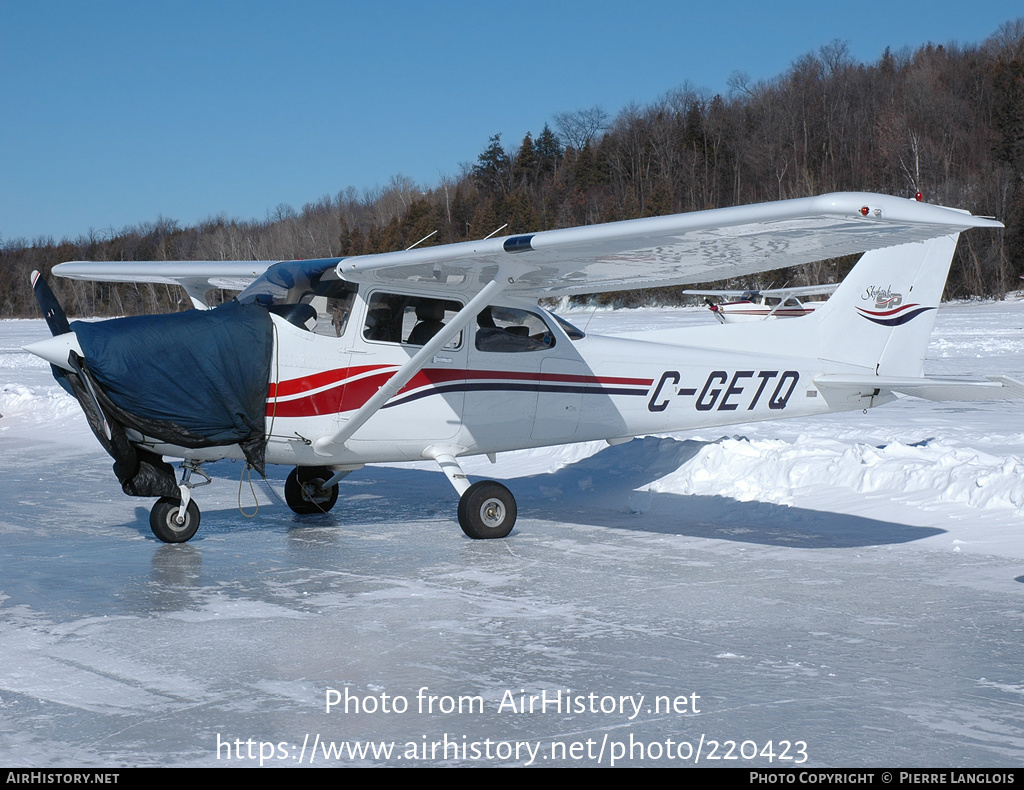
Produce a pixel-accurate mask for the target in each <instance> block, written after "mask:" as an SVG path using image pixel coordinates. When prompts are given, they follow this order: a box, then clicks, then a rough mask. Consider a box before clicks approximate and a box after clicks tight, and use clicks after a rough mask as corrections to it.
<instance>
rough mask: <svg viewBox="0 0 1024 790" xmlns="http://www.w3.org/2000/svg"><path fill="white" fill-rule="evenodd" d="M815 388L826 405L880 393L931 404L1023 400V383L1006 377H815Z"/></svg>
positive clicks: (836, 375)
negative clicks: (978, 378)
mask: <svg viewBox="0 0 1024 790" xmlns="http://www.w3.org/2000/svg"><path fill="white" fill-rule="evenodd" d="M814 383H815V385H816V386H817V387H818V390H819V391H820V392H821V394H822V397H824V398H825V400H826V401H828V402H829V403H833V402H836V401H839V400H846V399H848V398H850V397H851V396H852V397H857V396H859V397H863V398H869V397H872V396H873V395H880V394H883V393H888V392H891V393H894V394H896V395H910V396H913V397H915V398H923V399H924V400H931V401H982V400H1021V399H1024V383H1021V382H1019V381H1017V380H1016V379H1011V378H1009V377H1007V376H988V377H987V378H986V380H985V381H972V380H968V379H940V378H928V377H922V378H894V377H891V376H855V375H853V376H848V375H844V374H835V375H825V376H818V377H817V378H815V379H814Z"/></svg>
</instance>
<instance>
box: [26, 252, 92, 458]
mask: <svg viewBox="0 0 1024 790" xmlns="http://www.w3.org/2000/svg"><path fill="white" fill-rule="evenodd" d="M32 291H33V293H35V295H36V301H37V302H39V307H40V308H41V309H42V311H43V318H45V319H46V325H47V326H48V327H49V328H50V334H52V335H53V336H54V337H59V336H61V335H67V334H71V338H65V340H66V341H68V342H67V346H66V353H67V363H66V365H60V367H58V364H59V363H60V361H61V360H60V359H53V358H48V357H49V355H48V354H44V353H40V351H39V350H35V351H33V353H37V354H39V355H40V356H43V358H44V359H48V361H49V362H50V367H51V368H52V370H53V377H54V378H55V379H56V380H57V383H58V384H60V385H61V386H62V387H64V388H65V389H68V386H67V374H66V373H64V371H62V370H61V369H60V368H61V367H69V368H70V369H71V370H72V371H74V372H75V373H77V374H78V377H79V378H80V379H81V381H82V384H84V385H85V391H86V392H87V393H88V395H89V399H90V400H91V401H92V406H93V408H94V409H95V410H96V414H97V415H98V416H99V417H101V418H102V420H103V433H104V435H105V436H106V437H107V439H108V440H109V439H110V437H111V432H110V424H109V423H108V422H107V415H106V413H105V412H104V411H103V409H102V408H101V407H100V400H99V396H98V395H97V394H96V389H95V387H94V386H93V381H92V376H89V375H87V374H86V372H85V370H84V369H83V367H82V357H81V356H80V353H81V352H79V353H75V349H76V348H77V346H78V339H77V337H76V336H75V334H74V333H73V332H72V331H71V324H70V323H68V317H67V314H65V312H64V308H63V307H61V306H60V302H58V301H57V297H56V296H55V295H54V293H53V291H52V290H51V289H50V285H49V283H47V282H46V279H45V278H44V277H43V275H42V274H41V273H39V272H38V271H33V272H32ZM53 343H54V341H52V340H50V341H43V343H41V344H38V345H40V346H42V345H44V344H49V345H52V344H53ZM72 343H73V346H74V347H71V346H72ZM61 356H63V355H62V354H61ZM72 394H75V395H76V397H77V393H74V392H73V387H72Z"/></svg>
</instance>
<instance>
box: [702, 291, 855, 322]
mask: <svg viewBox="0 0 1024 790" xmlns="http://www.w3.org/2000/svg"><path fill="white" fill-rule="evenodd" d="M838 287H839V284H838V283H835V284H832V285H799V286H794V287H792V288H760V289H748V290H746V291H737V290H732V291H729V290H724V291H683V293H684V294H686V295H687V296H717V297H718V298H719V299H727V300H728V301H723V302H712V301H711V300H710V299H705V300H704V301H705V302H707V305H708V309H709V310H710V311H711V313H712V315H714V316H715V320H717V321H718V323H720V324H736V323H741V322H743V321H764V320H765V319H766V318H800V317H801V316H805V315H807V314H809V313H813V312H814V311H815V310H816V309H817V308H819V307H821V306H822V305H823V304H825V302H823V301H820V302H819V301H813V302H808V301H805V300H802V299H801V298H800V297H801V296H819V295H824V294H830V293H832V292H833V291H835V289H836V288H838Z"/></svg>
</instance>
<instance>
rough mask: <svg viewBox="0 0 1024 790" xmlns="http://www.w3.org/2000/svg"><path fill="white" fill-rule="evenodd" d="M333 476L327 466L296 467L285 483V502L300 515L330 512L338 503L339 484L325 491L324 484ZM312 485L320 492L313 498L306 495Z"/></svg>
mask: <svg viewBox="0 0 1024 790" xmlns="http://www.w3.org/2000/svg"><path fill="white" fill-rule="evenodd" d="M333 475H334V472H332V471H331V470H330V469H328V468H327V467H325V466H296V467H295V468H294V469H292V471H291V472H289V473H288V479H287V480H285V481H284V501H285V502H287V503H288V507H290V508H291V509H292V510H293V511H294V512H296V513H298V514H299V515H308V514H310V513H326V512H328V511H329V510H330V509H331V508H332V507H334V505H335V503H336V502H337V501H338V484H337V483H335V484H334V485H333V486H331V487H330V488H329V489H324V488H323V483H325V482H326V481H327V480H330V479H331V477H333ZM310 483H313V484H315V485H316V487H317V490H318V491H319V492H320V493H318V494H316V495H314V496H313V498H310V497H309V495H308V494H307V493H306V486H308V485H309V484H310Z"/></svg>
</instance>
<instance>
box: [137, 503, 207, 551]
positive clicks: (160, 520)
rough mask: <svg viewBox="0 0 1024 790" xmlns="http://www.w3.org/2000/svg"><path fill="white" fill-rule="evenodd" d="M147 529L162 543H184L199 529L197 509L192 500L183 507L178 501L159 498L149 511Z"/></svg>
mask: <svg viewBox="0 0 1024 790" xmlns="http://www.w3.org/2000/svg"><path fill="white" fill-rule="evenodd" d="M149 527H150V529H152V530H153V534H154V535H156V536H157V537H158V538H160V540H162V541H163V542H164V543H184V542H185V541H186V540H188V539H189V538H191V537H192V536H193V535H195V534H196V530H197V529H199V507H198V505H196V503H195V502H194V501H193V500H189V503H188V505H186V506H184V507H183V506H182V502H181V500H180V499H174V498H172V497H169V496H165V497H161V498H160V499H158V500H157V503H156V504H155V505H153V509H152V510H151V511H149Z"/></svg>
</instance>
